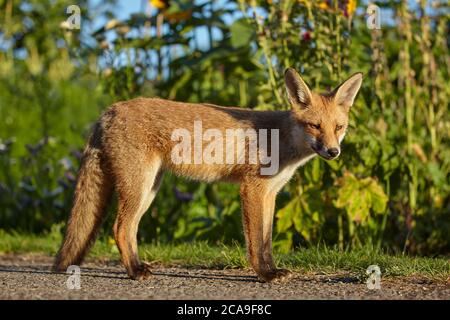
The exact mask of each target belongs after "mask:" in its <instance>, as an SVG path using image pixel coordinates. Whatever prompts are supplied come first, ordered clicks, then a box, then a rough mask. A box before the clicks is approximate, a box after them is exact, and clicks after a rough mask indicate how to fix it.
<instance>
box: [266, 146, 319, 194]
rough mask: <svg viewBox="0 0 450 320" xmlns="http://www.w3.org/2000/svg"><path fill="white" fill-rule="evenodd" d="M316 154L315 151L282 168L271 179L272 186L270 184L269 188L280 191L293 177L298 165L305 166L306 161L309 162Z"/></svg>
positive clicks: (272, 190)
mask: <svg viewBox="0 0 450 320" xmlns="http://www.w3.org/2000/svg"><path fill="white" fill-rule="evenodd" d="M315 156H316V154H315V153H313V154H311V155H308V156H306V157H304V158H302V159H300V160H299V161H298V162H294V163H291V164H289V165H287V166H284V167H283V168H281V169H280V171H279V172H278V174H276V175H274V176H273V177H272V178H271V179H270V186H269V188H270V190H271V192H278V191H280V190H281V188H283V186H284V185H285V184H286V183H287V182H288V181H289V180H290V179H291V178H292V176H293V175H294V172H295V170H296V169H297V168H298V167H301V166H303V165H304V164H305V163H306V162H308V161H309V160H311V159H312V158H314V157H315Z"/></svg>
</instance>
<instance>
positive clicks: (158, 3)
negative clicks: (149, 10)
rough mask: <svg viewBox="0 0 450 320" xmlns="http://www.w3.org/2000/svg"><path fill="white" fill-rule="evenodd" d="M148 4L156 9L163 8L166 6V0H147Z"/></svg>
mask: <svg viewBox="0 0 450 320" xmlns="http://www.w3.org/2000/svg"><path fill="white" fill-rule="evenodd" d="M149 2H150V4H151V5H152V6H154V7H155V8H157V9H164V8H165V7H166V6H167V2H168V1H164V0H149Z"/></svg>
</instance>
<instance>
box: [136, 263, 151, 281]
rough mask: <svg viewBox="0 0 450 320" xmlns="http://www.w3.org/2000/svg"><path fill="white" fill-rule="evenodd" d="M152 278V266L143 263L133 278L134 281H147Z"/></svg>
mask: <svg viewBox="0 0 450 320" xmlns="http://www.w3.org/2000/svg"><path fill="white" fill-rule="evenodd" d="M151 277H152V272H151V269H150V265H149V264H148V263H145V262H143V263H141V264H140V265H139V266H138V267H137V268H136V270H134V272H133V275H132V276H131V278H132V279H133V280H147V279H150V278H151Z"/></svg>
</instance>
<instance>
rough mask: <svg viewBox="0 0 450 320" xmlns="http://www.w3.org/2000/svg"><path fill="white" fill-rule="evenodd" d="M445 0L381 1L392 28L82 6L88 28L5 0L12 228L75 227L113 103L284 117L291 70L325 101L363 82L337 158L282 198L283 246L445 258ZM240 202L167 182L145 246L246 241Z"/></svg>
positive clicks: (4, 216) (5, 187)
mask: <svg viewBox="0 0 450 320" xmlns="http://www.w3.org/2000/svg"><path fill="white" fill-rule="evenodd" d="M439 3H440V6H441V9H437V8H435V9H430V8H427V7H426V1H420V2H419V3H418V5H417V6H415V7H409V6H408V1H403V0H402V1H394V0H392V1H384V2H383V3H380V5H383V7H384V9H385V10H387V11H388V12H389V13H390V14H392V16H393V18H394V19H393V20H392V21H391V22H389V23H386V24H384V25H382V29H381V30H369V29H368V28H367V27H366V21H365V18H366V17H365V16H364V15H363V14H360V12H365V6H364V5H363V4H360V5H358V9H359V10H357V11H355V10H354V8H353V7H352V6H353V5H354V4H356V1H337V0H333V1H297V0H283V1H262V0H261V1H242V0H238V1H229V3H227V4H226V5H224V6H220V5H218V4H212V3H211V2H202V3H198V2H197V1H194V2H191V1H181V0H179V1H171V2H170V4H171V5H170V6H168V7H164V8H158V9H155V10H153V11H152V13H151V14H149V15H148V14H144V13H136V14H133V15H131V16H130V17H128V18H127V19H124V20H121V21H119V20H117V18H116V17H115V14H114V12H115V10H114V9H117V6H116V2H115V1H108V4H107V5H106V6H105V5H101V6H99V7H97V8H95V7H93V4H92V3H91V2H88V1H81V2H79V3H78V4H79V5H80V6H81V9H82V15H83V22H82V24H83V26H82V29H81V30H67V29H65V28H62V27H61V22H62V21H63V20H64V19H66V18H67V16H65V15H64V13H65V8H66V7H67V6H68V5H70V4H71V3H70V2H68V1H63V0H61V1H56V2H55V1H27V2H26V3H25V2H20V1H12V0H0V8H1V12H2V14H1V15H0V96H1V99H0V117H1V119H2V126H0V228H2V229H5V230H8V231H11V230H20V231H27V232H36V233H45V232H50V231H51V228H52V226H53V224H55V223H57V224H58V225H59V223H63V222H64V221H65V220H66V218H67V215H68V212H69V211H70V205H71V204H70V202H71V196H72V193H73V188H74V176H75V175H76V172H75V171H76V169H77V168H78V165H79V153H80V150H81V148H82V147H83V144H84V141H85V139H86V136H87V134H88V132H89V129H90V127H91V125H92V123H93V122H94V121H95V119H96V118H97V117H98V115H99V113H100V112H101V111H102V110H104V109H105V108H106V107H107V106H108V105H109V104H111V103H112V102H114V101H117V100H122V99H129V98H132V97H136V96H139V95H144V96H155V95H158V96H160V97H163V98H169V99H175V100H179V101H189V102H210V103H215V104H222V105H239V106H241V107H249V108H254V109H258V110H274V109H279V110H281V109H288V108H289V105H288V102H287V100H286V98H285V92H284V84H283V73H284V69H285V68H286V67H288V66H293V67H295V68H296V69H297V70H299V71H300V72H301V73H302V75H303V76H304V78H305V80H306V81H307V83H308V84H309V85H310V86H311V88H312V89H320V90H322V91H323V90H329V89H332V86H335V85H337V84H338V83H339V82H340V81H342V80H344V79H345V78H346V77H347V76H349V75H350V74H351V73H353V72H355V71H362V72H364V74H365V77H364V83H363V86H362V89H361V93H360V94H359V96H358V98H357V100H356V103H355V105H354V106H353V108H352V110H351V117H350V127H349V130H348V134H347V136H346V138H345V141H344V142H343V146H342V155H341V157H340V159H339V160H337V161H331V162H326V161H323V160H320V159H314V160H313V161H311V162H309V163H308V164H307V165H306V166H304V167H303V168H301V169H299V170H298V171H297V173H296V175H295V177H294V179H293V180H292V182H291V183H290V184H289V185H288V186H287V187H286V188H285V189H284V190H283V192H281V193H280V195H279V197H278V199H277V209H279V210H278V212H277V214H276V228H275V234H274V244H275V247H276V248H277V249H278V250H280V251H282V252H288V251H289V250H291V249H292V248H296V247H298V246H303V245H308V246H314V245H316V244H319V243H325V244H329V245H337V246H338V247H339V248H340V249H341V250H344V249H345V248H355V247H364V246H365V245H370V246H374V247H378V248H380V247H391V248H397V249H398V250H401V251H408V252H411V253H421V254H436V253H449V252H450V184H449V181H450V136H449V133H450V120H449V114H450V113H449V109H448V105H449V97H450V88H449V86H448V85H447V84H448V79H449V67H448V58H449V52H448V39H447V38H448V36H447V35H448V23H446V19H444V17H445V13H444V11H445V9H446V8H447V9H448V4H446V3H445V2H444V1H441V2H439ZM93 21H104V23H103V25H102V26H100V27H98V24H95V26H96V28H97V29H96V30H94V29H93V28H94V24H93ZM92 30H93V31H92ZM91 31H92V32H91ZM239 207H240V206H239V198H238V188H237V187H236V186H234V185H227V184H216V185H205V184H199V183H195V182H191V181H185V180H182V179H179V178H177V177H174V176H171V175H167V176H166V177H165V180H164V183H163V185H162V187H161V190H160V192H159V195H158V197H157V198H156V201H155V204H154V205H153V206H152V207H151V208H150V210H149V213H148V214H147V215H146V216H145V217H144V218H143V221H142V224H141V227H140V233H139V235H140V237H141V238H142V240H144V241H146V242H154V243H165V242H168V241H192V240H194V239H201V240H208V241H212V242H226V243H232V241H233V240H237V241H239V242H243V236H242V233H241V218H240V213H239V211H240V208H239ZM114 209H115V207H114V205H113V206H112V208H111V211H114ZM113 219H114V217H113V215H111V217H110V218H109V220H108V221H107V222H106V226H107V228H106V229H105V230H108V231H106V234H105V235H103V236H105V237H107V235H108V232H109V230H110V227H111V225H112V223H113ZM2 237H3V235H0V239H1V238H2Z"/></svg>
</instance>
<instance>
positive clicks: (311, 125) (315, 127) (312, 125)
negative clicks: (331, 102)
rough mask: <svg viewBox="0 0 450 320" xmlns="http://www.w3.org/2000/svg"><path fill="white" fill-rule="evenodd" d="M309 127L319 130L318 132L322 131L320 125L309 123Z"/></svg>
mask: <svg viewBox="0 0 450 320" xmlns="http://www.w3.org/2000/svg"><path fill="white" fill-rule="evenodd" d="M308 125H309V126H310V127H311V128H314V129H317V130H319V129H320V124H315V123H308Z"/></svg>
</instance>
